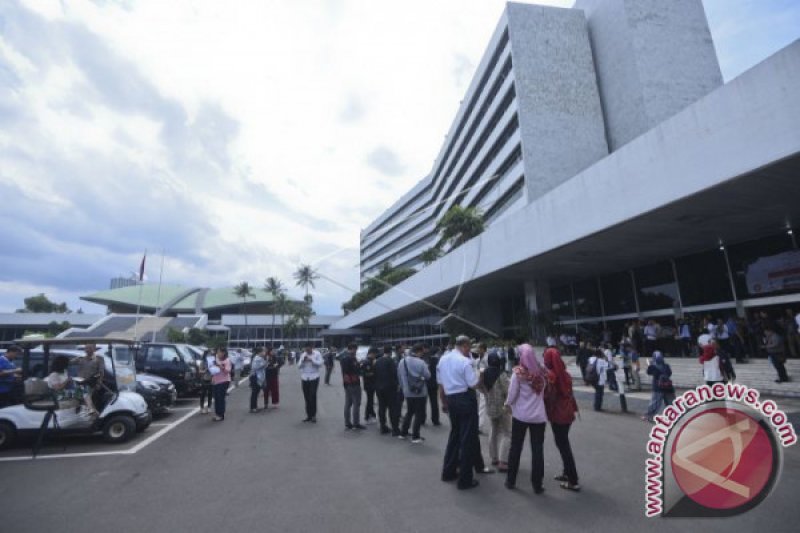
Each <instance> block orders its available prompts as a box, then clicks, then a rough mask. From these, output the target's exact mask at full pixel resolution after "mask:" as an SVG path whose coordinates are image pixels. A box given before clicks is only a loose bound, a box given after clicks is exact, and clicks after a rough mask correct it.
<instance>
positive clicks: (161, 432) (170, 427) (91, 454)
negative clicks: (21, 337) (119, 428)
mask: <svg viewBox="0 0 800 533" xmlns="http://www.w3.org/2000/svg"><path fill="white" fill-rule="evenodd" d="M198 411H200V408H199V407H195V408H194V409H192V411H190V412H188V413H186V414H185V415H183V416H182V417H181V418H179V419H178V420H176V421H175V422H172V423H169V424H167V425H166V426H164V427H162V428H161V429H159V430H158V431H156V432H155V433H153V434H152V435H150V436H149V437H147V438H146V439H144V440H143V441H142V442H140V443H139V444H137V445H136V446H134V447H133V448H129V449H127V450H109V451H104V452H76V453H58V454H53V455H40V456H38V457H36V458H34V457H31V456H30V455H26V456H22V457H0V462H2V463H7V462H12V461H33V460H34V459H36V460H38V459H67V458H71V457H101V456H103V455H133V454H135V453H136V452H138V451H140V450H142V449H143V448H144V447H145V446H148V445H150V444H152V443H153V442H155V441H156V440H157V439H160V438H161V437H163V436H164V435H166V434H167V433H168V432H170V431H171V430H173V429H174V428H176V427H178V426H179V425H180V424H182V423H183V422H185V421H186V420H188V419H189V418H191V417H192V415H194V414H196V413H197V412H198ZM152 425H155V424H151V426H152Z"/></svg>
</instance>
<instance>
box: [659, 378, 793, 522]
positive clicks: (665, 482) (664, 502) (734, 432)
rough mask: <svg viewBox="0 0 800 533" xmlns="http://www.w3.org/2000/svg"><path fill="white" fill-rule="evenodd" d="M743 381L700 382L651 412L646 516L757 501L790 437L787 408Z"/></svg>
mask: <svg viewBox="0 0 800 533" xmlns="http://www.w3.org/2000/svg"><path fill="white" fill-rule="evenodd" d="M758 397H759V394H758V391H756V390H755V389H750V388H748V387H745V386H743V385H734V384H728V385H723V384H721V383H719V384H715V385H713V386H711V387H708V386H705V385H703V386H702V387H698V388H697V389H695V390H690V391H687V392H686V393H684V394H683V395H681V396H680V397H679V398H677V399H676V400H675V401H674V402H673V404H672V405H671V406H669V407H667V408H666V409H665V410H664V414H663V415H661V416H659V417H656V419H655V421H656V425H655V426H654V427H653V429H652V430H651V432H650V440H649V442H648V453H650V455H651V456H652V457H651V458H650V459H648V460H647V474H646V483H647V497H646V514H647V516H658V515H661V516H667V517H678V516H681V517H710V516H720V517H721V516H733V515H737V514H741V513H744V512H746V511H749V510H750V509H752V508H753V507H755V506H756V505H758V504H759V503H761V502H762V501H763V500H764V499H765V498H766V497H767V496H769V494H770V493H771V492H772V490H773V489H774V488H775V486H776V484H777V481H778V479H779V477H780V472H781V466H782V461H783V447H784V446H790V445H792V444H794V443H795V442H796V441H797V436H796V435H795V433H794V429H793V428H792V426H791V424H790V423H789V422H788V419H787V417H786V414H785V413H783V412H782V411H779V410H778V408H777V406H776V405H775V403H774V402H772V401H771V400H768V401H765V402H759V401H758Z"/></svg>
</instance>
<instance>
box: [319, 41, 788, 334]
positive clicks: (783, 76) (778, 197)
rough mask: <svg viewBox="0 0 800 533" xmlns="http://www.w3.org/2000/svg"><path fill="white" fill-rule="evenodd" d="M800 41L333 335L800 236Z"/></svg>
mask: <svg viewBox="0 0 800 533" xmlns="http://www.w3.org/2000/svg"><path fill="white" fill-rule="evenodd" d="M798 124H800V41H795V42H794V43H793V44H791V45H789V46H788V47H786V48H784V49H783V50H781V51H779V52H778V53H776V54H775V55H773V56H771V57H770V58H768V59H767V60H765V61H763V62H762V63H760V64H759V65H757V66H755V67H754V68H752V69H750V70H749V71H747V72H746V73H744V74H742V75H741V76H739V77H738V78H736V79H735V80H733V81H731V82H730V83H728V84H726V85H724V86H723V87H721V88H719V89H717V90H716V91H714V92H712V93H710V94H709V95H707V96H706V97H705V98H703V99H701V100H700V101H698V102H696V103H694V104H692V105H691V106H689V107H687V108H686V109H684V110H683V111H682V112H680V113H678V114H677V115H675V116H673V117H672V118H670V119H668V120H666V121H664V122H663V123H662V124H660V125H659V126H657V127H655V128H653V129H652V130H650V131H648V132H647V133H645V134H643V135H642V136H640V137H639V138H637V139H635V140H633V141H631V142H630V143H628V144H627V145H625V146H624V147H622V148H621V149H620V150H618V151H616V152H614V153H612V154H611V155H609V156H608V157H606V158H604V159H602V160H600V161H599V162H597V163H596V164H594V165H592V166H591V167H589V168H588V169H586V170H584V171H583V172H581V173H579V174H578V175H576V176H575V177H573V178H572V179H570V180H568V181H567V182H565V183H563V184H562V185H560V186H559V187H557V188H555V189H553V190H552V191H550V192H549V193H547V194H545V195H544V196H542V197H541V198H539V199H538V200H536V201H534V202H532V203H530V204H528V205H527V206H525V207H523V208H521V209H520V210H519V211H517V212H515V213H513V214H511V215H509V216H508V217H507V218H505V219H504V220H502V221H500V222H498V223H496V224H493V225H491V226H490V227H489V228H487V230H486V231H485V232H484V233H483V234H482V235H480V236H479V237H476V238H475V239H473V240H471V241H469V242H468V243H466V244H464V245H463V246H461V247H459V248H458V249H456V250H454V251H453V252H451V253H449V254H448V255H446V256H445V257H443V258H441V259H439V260H438V261H436V262H435V263H433V264H431V265H429V266H428V267H427V268H425V269H423V270H422V271H420V272H419V273H417V274H416V275H415V276H413V277H411V278H409V279H408V280H406V281H404V282H403V283H401V284H399V285H398V286H397V287H395V288H394V289H392V290H390V291H388V292H386V293H384V294H382V295H381V296H379V297H378V298H376V300H373V301H372V302H370V303H368V304H366V305H364V306H362V307H361V308H359V309H357V310H356V311H354V312H352V313H350V314H349V315H347V316H345V317H344V318H343V319H342V320H339V321H338V322H336V323H335V324H332V326H331V327H332V328H336V329H347V328H352V327H365V326H371V325H377V324H380V323H385V322H390V321H392V320H395V319H398V318H401V317H405V316H410V315H413V314H416V313H419V312H421V311H424V310H430V311H433V310H437V311H441V310H442V309H447V308H448V306H449V305H450V303H452V301H453V300H454V298H456V297H457V296H459V297H481V296H484V295H491V294H498V293H500V292H501V291H506V290H519V283H520V282H522V281H529V280H534V279H548V280H570V279H576V278H580V277H585V276H595V275H602V274H603V273H606V272H614V271H619V270H624V269H627V268H631V267H633V266H637V265H642V264H647V263H648V262H654V261H657V260H660V259H664V258H667V257H671V256H674V255H683V254H688V253H692V252H694V251H700V250H706V249H709V248H713V247H716V246H719V244H720V242H722V243H725V242H728V241H731V240H736V241H742V240H747V239H749V238H758V237H760V236H763V235H767V234H770V233H776V232H779V231H785V230H786V229H787V227H792V226H794V227H797V226H800V202H798V201H797V199H798V198H800V127H798Z"/></svg>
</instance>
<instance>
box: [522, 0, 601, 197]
mask: <svg viewBox="0 0 800 533" xmlns="http://www.w3.org/2000/svg"><path fill="white" fill-rule="evenodd" d="M506 9H507V19H508V32H509V39H510V41H511V56H512V58H513V60H514V74H515V81H516V90H517V99H518V106H519V115H520V130H521V134H522V153H523V160H524V162H525V181H526V186H527V197H528V201H531V200H534V199H536V198H539V197H540V196H542V195H543V194H544V193H546V192H547V191H549V190H551V189H552V188H553V187H556V186H557V185H559V184H561V183H563V182H564V181H565V180H567V179H569V178H571V177H572V176H574V175H575V174H577V173H578V172H580V171H581V170H583V169H585V168H586V167H588V166H589V165H591V164H592V163H595V162H596V161H598V160H600V159H601V158H603V157H605V156H606V155H608V145H607V144H606V139H605V130H604V124H603V111H602V108H601V105H600V95H599V91H598V88H597V78H596V75H595V71H594V65H593V62H592V50H591V46H590V44H589V38H588V32H587V26H586V19H585V16H584V14H583V13H582V12H581V11H579V10H574V9H562V8H555V7H544V6H531V5H523V4H516V3H509V4H508V6H507V8H506Z"/></svg>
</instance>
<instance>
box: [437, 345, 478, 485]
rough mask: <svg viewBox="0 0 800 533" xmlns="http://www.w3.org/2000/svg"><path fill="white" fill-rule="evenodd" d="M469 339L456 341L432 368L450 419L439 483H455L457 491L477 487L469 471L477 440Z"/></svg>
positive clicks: (474, 378) (474, 376)
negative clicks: (456, 482) (452, 347)
mask: <svg viewBox="0 0 800 533" xmlns="http://www.w3.org/2000/svg"><path fill="white" fill-rule="evenodd" d="M471 344H472V343H471V342H470V340H469V337H466V336H464V335H461V336H460V337H458V338H457V339H456V346H455V349H453V350H452V351H450V352H448V353H446V354H445V355H444V356H442V358H441V359H440V360H439V364H438V365H437V366H436V375H437V379H438V381H439V398H440V400H441V405H442V411H444V412H445V413H447V414H448V416H449V417H450V437H449V438H448V440H447V448H446V450H445V453H444V465H443V467H442V481H455V480H458V488H459V489H461V490H467V489H471V488H474V487H477V486H478V482H477V480H475V479H473V467H474V465H475V462H476V454H477V453H478V447H479V446H480V442H479V440H478V399H477V397H476V394H475V387H476V386H477V385H478V374H477V373H476V372H475V369H474V368H473V366H472V362H471V358H472V355H471V353H470V346H471Z"/></svg>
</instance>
